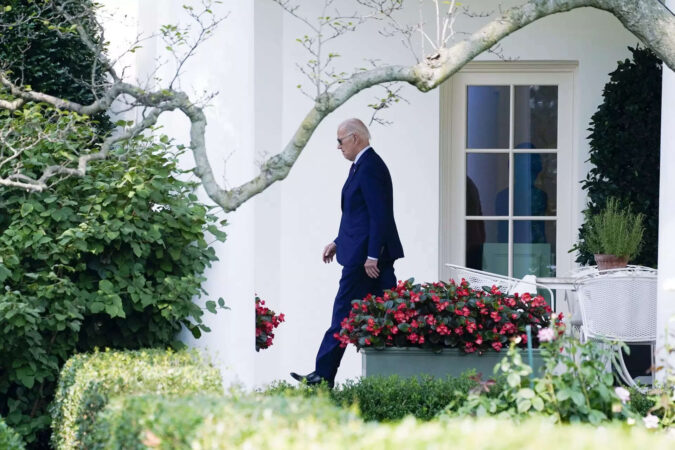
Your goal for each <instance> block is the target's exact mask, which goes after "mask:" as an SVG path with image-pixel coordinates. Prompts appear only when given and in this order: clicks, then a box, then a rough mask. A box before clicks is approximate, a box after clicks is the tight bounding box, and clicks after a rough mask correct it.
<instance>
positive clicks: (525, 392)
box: [518, 388, 535, 399]
mask: <svg viewBox="0 0 675 450" xmlns="http://www.w3.org/2000/svg"><path fill="white" fill-rule="evenodd" d="M534 396H535V394H534V391H533V390H532V389H530V388H522V389H521V390H519V391H518V397H520V398H527V399H531V398H534Z"/></svg>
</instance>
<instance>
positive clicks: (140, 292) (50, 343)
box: [0, 105, 225, 443]
mask: <svg viewBox="0 0 675 450" xmlns="http://www.w3.org/2000/svg"><path fill="white" fill-rule="evenodd" d="M5 114H6V113H5ZM13 120H14V121H15V123H16V124H17V127H19V128H18V129H20V130H21V133H22V135H23V136H25V137H27V138H28V137H36V138H37V133H38V130H39V129H40V128H39V127H37V126H34V122H40V121H42V122H49V123H50V124H51V125H49V126H54V127H59V126H62V125H63V121H66V122H68V124H69V125H68V127H69V128H68V129H69V130H70V133H69V136H68V139H66V140H62V141H55V142H52V141H49V140H40V139H35V142H36V145H35V146H34V147H32V148H30V149H27V150H26V151H25V153H24V155H23V167H24V170H25V171H26V173H31V172H35V173H41V170H42V168H43V167H44V166H45V165H50V164H61V163H63V162H64V160H65V159H67V158H68V156H67V155H72V154H73V153H74V152H76V151H77V150H78V149H80V148H86V145H87V143H89V142H90V140H91V138H92V136H93V132H92V130H91V128H90V126H89V124H88V122H87V119H86V118H84V117H79V116H76V115H73V114H67V113H57V112H55V111H53V110H46V109H45V108H43V107H41V106H35V105H33V106H32V107H29V108H25V109H24V110H22V111H20V112H19V113H17V114H16V115H15V118H14V119H13ZM111 151H112V158H111V159H109V160H105V161H100V162H96V163H94V164H93V165H92V166H91V167H90V170H89V172H88V173H87V175H86V176H84V177H82V178H72V179H65V180H61V181H60V182H59V183H57V184H56V185H55V186H53V188H52V189H51V190H49V191H45V192H41V193H30V194H29V193H25V192H22V191H19V190H16V189H14V190H4V191H2V192H1V193H0V366H1V369H0V414H2V415H4V416H5V417H6V420H7V423H8V424H9V425H10V426H12V427H14V428H15V429H16V430H17V431H18V432H19V433H20V434H21V435H22V436H24V439H25V440H26V441H27V442H29V443H30V442H36V441H43V442H44V441H45V440H47V439H48V437H46V436H45V432H47V431H48V426H49V416H48V414H47V411H46V406H47V404H48V403H49V402H50V401H51V398H52V396H53V392H54V388H55V385H56V379H57V375H58V370H59V368H60V367H61V365H62V364H63V363H64V362H65V361H66V360H67V359H68V358H69V357H70V356H71V355H72V354H73V353H75V352H76V351H78V350H79V351H86V350H89V349H91V348H93V347H94V346H100V347H113V348H131V349H135V348H141V347H152V346H160V347H166V346H168V345H179V344H178V343H177V342H176V341H175V335H176V333H177V332H178V331H179V330H180V329H181V327H182V326H186V327H188V328H189V329H190V330H191V331H192V332H193V334H194V335H195V336H199V335H200V334H201V332H202V331H208V328H207V327H206V326H205V325H204V324H203V323H202V320H201V317H202V315H203V310H202V309H201V308H200V307H199V306H197V305H195V304H194V303H193V302H192V299H193V298H194V297H195V296H198V295H201V294H204V293H205V292H204V290H203V289H202V287H201V285H202V283H203V282H204V280H205V277H204V276H203V273H204V270H205V269H206V268H207V267H208V266H209V265H210V264H211V262H212V261H215V260H216V255H215V251H214V249H213V248H211V247H210V246H209V244H208V243H207V233H209V232H210V234H212V235H213V236H214V237H215V239H218V240H223V239H224V238H225V234H224V233H223V232H222V231H219V230H218V229H217V228H216V225H217V223H218V222H217V218H216V217H215V216H213V215H212V214H211V213H210V209H209V208H208V207H207V206H205V205H203V204H201V203H199V202H198V201H197V197H196V195H195V192H194V191H195V188H196V186H197V183H195V182H186V181H182V179H184V178H186V177H187V176H188V175H189V174H188V173H186V172H185V171H182V170H180V169H179V168H178V158H179V156H180V154H181V151H180V150H175V149H172V148H171V143H170V141H169V140H168V139H167V138H166V137H162V138H160V139H159V140H153V139H150V138H144V137H139V138H136V139H135V140H133V141H132V142H129V143H127V144H125V145H124V146H123V147H120V148H117V149H112V150H111ZM64 155H65V156H64ZM0 170H2V169H0ZM221 224H224V222H221ZM221 304H222V302H221ZM207 306H211V308H210V309H211V310H213V309H214V306H215V305H214V304H211V303H209V305H207Z"/></svg>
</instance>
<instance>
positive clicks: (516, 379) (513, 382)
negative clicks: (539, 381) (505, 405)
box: [506, 372, 520, 388]
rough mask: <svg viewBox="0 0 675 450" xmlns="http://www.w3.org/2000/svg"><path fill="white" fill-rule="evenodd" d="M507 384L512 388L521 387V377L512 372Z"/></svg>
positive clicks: (507, 378)
mask: <svg viewBox="0 0 675 450" xmlns="http://www.w3.org/2000/svg"><path fill="white" fill-rule="evenodd" d="M506 382H507V383H508V384H509V386H511V387H512V388H515V387H517V386H520V375H518V374H517V373H513V372H511V373H510V374H509V375H508V376H507V377H506Z"/></svg>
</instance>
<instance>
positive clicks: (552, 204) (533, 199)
mask: <svg viewBox="0 0 675 450" xmlns="http://www.w3.org/2000/svg"><path fill="white" fill-rule="evenodd" d="M557 159H558V155H556V154H555V153H516V154H515V155H514V159H513V177H514V179H513V214H514V215H515V216H554V215H556V208H557V205H556V194H557V192H556V179H557Z"/></svg>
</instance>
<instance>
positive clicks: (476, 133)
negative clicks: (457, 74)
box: [466, 86, 510, 149]
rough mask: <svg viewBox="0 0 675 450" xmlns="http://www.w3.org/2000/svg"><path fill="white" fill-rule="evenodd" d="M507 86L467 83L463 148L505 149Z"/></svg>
mask: <svg viewBox="0 0 675 450" xmlns="http://www.w3.org/2000/svg"><path fill="white" fill-rule="evenodd" d="M509 102H510V86H467V110H466V111H467V113H466V117H467V120H466V148H476V149H486V148H493V149H494V148H509V108H510V103H509Z"/></svg>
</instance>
